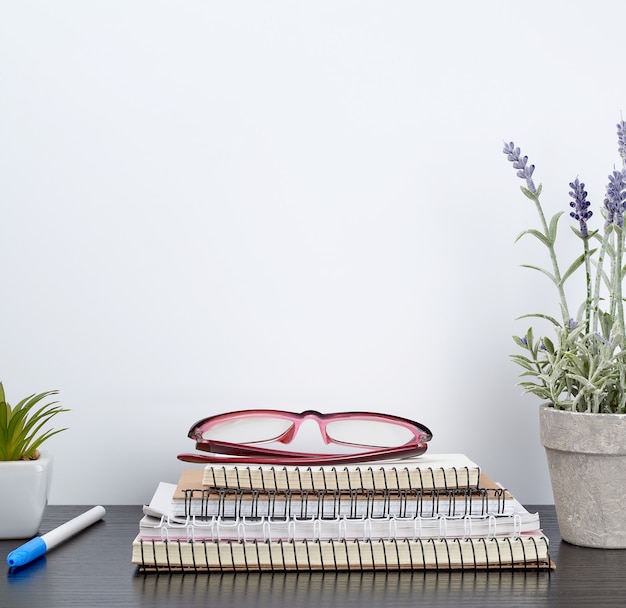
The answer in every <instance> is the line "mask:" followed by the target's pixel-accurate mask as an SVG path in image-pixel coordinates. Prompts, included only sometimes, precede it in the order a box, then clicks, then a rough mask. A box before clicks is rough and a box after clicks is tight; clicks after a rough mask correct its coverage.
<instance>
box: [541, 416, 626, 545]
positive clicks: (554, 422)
mask: <svg viewBox="0 0 626 608" xmlns="http://www.w3.org/2000/svg"><path fill="white" fill-rule="evenodd" d="M540 431H541V443H542V444H543V446H544V447H545V450H546V457H547V461H548V468H549V470H550V480H551V482H552V492H553V494H554V505H555V507H556V515H557V520H558V523H559V530H560V533H561V538H563V540H565V541H567V542H569V543H572V544H574V545H580V546H583V547H597V548H604V549H626V517H624V501H625V499H626V414H585V413H581V412H568V411H564V410H555V409H554V408H553V407H550V406H547V405H542V406H541V408H540Z"/></svg>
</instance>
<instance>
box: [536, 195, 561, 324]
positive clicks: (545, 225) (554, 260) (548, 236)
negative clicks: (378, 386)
mask: <svg viewBox="0 0 626 608" xmlns="http://www.w3.org/2000/svg"><path fill="white" fill-rule="evenodd" d="M532 200H534V201H535V207H537V213H539V218H540V219H541V224H542V226H543V233H544V235H545V236H546V239H547V240H548V243H549V245H548V250H549V251H550V260H551V261H552V270H553V272H554V279H555V281H556V287H557V290H558V292H559V299H560V301H561V313H562V315H563V327H567V326H568V322H569V319H570V316H569V310H568V306H567V299H566V297H565V290H564V289H563V281H562V280H561V271H560V269H559V263H558V261H557V257H556V251H555V250H554V241H555V239H556V227H555V231H554V232H555V234H554V237H555V238H552V235H551V234H550V228H549V227H548V222H546V216H545V215H544V213H543V208H542V207H541V202H540V201H539V195H538V194H535V193H532Z"/></svg>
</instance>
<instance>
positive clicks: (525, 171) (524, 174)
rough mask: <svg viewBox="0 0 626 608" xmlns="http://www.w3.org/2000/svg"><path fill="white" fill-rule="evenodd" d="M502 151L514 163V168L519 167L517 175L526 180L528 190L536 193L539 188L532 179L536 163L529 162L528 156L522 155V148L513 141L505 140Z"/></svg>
mask: <svg viewBox="0 0 626 608" xmlns="http://www.w3.org/2000/svg"><path fill="white" fill-rule="evenodd" d="M502 151H503V152H504V153H505V154H506V157H507V159H508V160H509V161H511V162H512V163H513V168H514V169H517V177H521V178H522V179H524V180H526V187H527V188H528V190H530V191H531V192H532V193H533V194H536V193H537V188H536V187H535V183H534V182H533V179H532V175H533V171H534V170H535V165H529V164H528V156H521V155H520V149H519V148H516V147H515V144H514V143H513V142H509V143H508V144H507V143H506V142H505V144H504V148H503V150H502Z"/></svg>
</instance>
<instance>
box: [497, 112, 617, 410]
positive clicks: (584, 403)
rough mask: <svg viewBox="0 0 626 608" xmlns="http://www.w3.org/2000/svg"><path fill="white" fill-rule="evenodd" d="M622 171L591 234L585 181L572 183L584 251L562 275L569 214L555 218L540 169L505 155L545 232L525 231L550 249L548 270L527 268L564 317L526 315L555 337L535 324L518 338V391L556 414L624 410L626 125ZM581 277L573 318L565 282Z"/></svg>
mask: <svg viewBox="0 0 626 608" xmlns="http://www.w3.org/2000/svg"><path fill="white" fill-rule="evenodd" d="M617 139H618V151H619V155H620V157H621V169H619V170H617V169H615V170H613V172H612V173H611V175H609V178H608V179H609V181H608V185H607V187H606V196H605V198H604V201H603V206H602V208H601V215H602V216H603V218H604V225H603V227H602V229H601V230H600V229H595V230H593V229H590V227H589V221H590V219H591V218H592V216H593V211H592V210H591V209H590V207H591V203H590V201H589V200H588V199H587V196H588V193H587V191H586V190H585V184H584V183H583V182H581V181H580V180H579V179H578V178H576V179H575V180H573V181H572V182H571V183H570V184H569V186H570V192H569V196H570V198H571V201H570V202H569V206H570V208H571V211H570V217H571V218H572V219H573V220H575V222H576V223H575V224H574V225H573V226H571V229H572V232H573V233H574V234H575V235H576V237H577V238H578V239H579V240H580V241H581V245H582V253H581V254H580V255H579V256H578V257H576V258H575V259H574V260H573V261H572V262H571V263H570V265H569V266H568V267H567V268H566V269H565V270H564V271H563V272H562V270H561V267H560V265H559V260H558V257H557V251H556V239H557V229H558V224H559V220H560V218H561V216H562V215H563V213H564V211H558V212H557V213H556V214H554V215H553V216H552V217H551V218H550V219H548V218H547V217H546V215H545V213H544V209H543V206H542V204H541V202H540V196H541V184H539V185H538V186H535V183H534V181H533V174H534V170H535V167H534V165H531V164H529V163H528V157H527V156H522V154H521V152H520V149H519V148H518V147H516V146H515V144H514V143H513V142H510V143H505V145H504V150H503V152H504V153H505V154H506V156H507V158H508V160H509V161H510V162H511V163H512V165H513V168H514V169H516V170H517V176H518V177H519V178H521V179H523V180H524V181H525V184H526V185H525V186H522V187H521V190H522V192H523V193H524V194H525V195H526V196H527V197H528V198H529V199H530V200H531V201H532V202H533V203H534V204H535V207H536V210H537V213H538V216H539V222H540V227H539V228H532V229H529V230H525V231H523V232H522V233H521V234H520V235H519V236H518V237H517V239H516V242H517V240H519V239H521V238H522V237H523V236H532V237H535V238H536V239H537V240H538V241H539V242H540V243H541V244H542V245H544V246H545V248H546V250H547V252H548V256H549V259H550V267H549V268H548V269H546V268H542V267H539V266H534V265H529V264H525V265H524V266H525V267H526V268H531V269H534V270H537V271H539V272H541V273H543V274H544V275H545V276H547V277H548V279H549V280H550V282H551V283H552V284H553V285H554V286H555V288H556V291H557V295H558V299H559V308H560V312H561V317H560V318H559V319H557V318H555V317H553V316H551V315H547V314H542V313H532V314H527V315H522V316H521V317H520V319H523V318H529V317H533V318H537V319H544V320H546V321H548V322H549V323H550V324H551V325H552V326H553V328H554V336H553V339H551V338H549V337H548V336H540V337H535V335H534V332H533V328H532V327H530V328H529V329H528V330H527V332H526V334H525V335H524V336H514V340H515V342H516V344H517V345H518V346H519V347H520V348H521V349H522V353H521V354H514V355H512V356H511V358H512V359H513V361H515V362H516V363H517V364H519V365H520V366H521V368H522V372H521V374H520V377H521V378H522V381H521V382H520V386H522V387H523V389H524V392H526V393H532V394H534V395H536V396H538V397H539V398H541V399H542V400H543V401H547V402H549V403H550V404H552V406H553V407H555V408H557V409H566V410H571V411H577V412H592V413H626V348H625V344H626V335H625V325H624V297H623V293H622V289H623V281H624V275H625V274H626V267H625V266H624V259H623V258H624V211H625V210H626V122H624V121H620V122H619V124H618V125H617ZM581 275H582V276H583V278H584V285H585V298H584V301H583V302H582V303H581V305H580V306H579V307H578V308H577V310H576V313H575V315H574V314H573V313H571V312H570V307H569V306H568V302H567V297H566V292H565V283H566V281H568V280H569V279H570V278H571V277H573V276H577V277H580V276H581Z"/></svg>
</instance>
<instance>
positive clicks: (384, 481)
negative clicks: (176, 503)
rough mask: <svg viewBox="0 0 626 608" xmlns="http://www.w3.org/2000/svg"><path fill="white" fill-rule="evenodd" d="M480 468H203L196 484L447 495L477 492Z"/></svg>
mask: <svg viewBox="0 0 626 608" xmlns="http://www.w3.org/2000/svg"><path fill="white" fill-rule="evenodd" d="M479 480H480V467H479V466H478V465H477V464H476V463H475V462H473V461H471V460H470V459H469V458H468V457H467V456H465V455H464V454H429V453H426V454H422V455H420V456H416V457H413V458H403V459H400V460H384V461H379V462H370V463H364V464H347V465H333V466H294V465H291V466H290V465H282V464H281V465H260V464H259V465H241V464H240V465H238V464H236V463H232V464H231V463H227V464H209V465H206V467H205V468H204V475H203V479H202V484H203V485H204V486H206V487H210V488H226V489H235V490H252V489H255V490H286V491H289V490H346V491H349V490H353V489H359V490H392V489H398V490H415V489H420V490H448V489H458V488H477V487H478V482H479Z"/></svg>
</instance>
